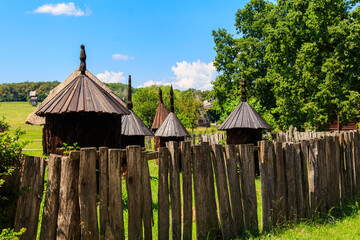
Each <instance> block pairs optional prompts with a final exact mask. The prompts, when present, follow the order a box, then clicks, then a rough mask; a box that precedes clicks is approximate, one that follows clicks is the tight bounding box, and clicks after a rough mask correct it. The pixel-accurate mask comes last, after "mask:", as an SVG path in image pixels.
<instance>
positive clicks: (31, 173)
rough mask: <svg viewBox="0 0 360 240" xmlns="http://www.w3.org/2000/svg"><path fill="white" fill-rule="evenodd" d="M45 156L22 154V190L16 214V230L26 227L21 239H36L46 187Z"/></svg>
mask: <svg viewBox="0 0 360 240" xmlns="http://www.w3.org/2000/svg"><path fill="white" fill-rule="evenodd" d="M44 171H45V161H44V158H40V157H33V156H27V155H23V156H22V167H21V177H20V192H22V191H23V193H22V194H21V195H20V196H19V198H18V200H17V208H16V215H15V230H16V231H19V230H20V229H21V228H23V227H24V228H26V232H25V233H24V234H23V235H22V236H21V239H35V238H36V232H37V225H38V220H39V210H40V204H41V199H42V195H43V188H44Z"/></svg>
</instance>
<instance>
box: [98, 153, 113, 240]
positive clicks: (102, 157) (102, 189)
mask: <svg viewBox="0 0 360 240" xmlns="http://www.w3.org/2000/svg"><path fill="white" fill-rule="evenodd" d="M108 151H109V150H108V148H107V147H100V148H99V170H100V176H99V197H100V238H101V239H106V238H109V234H110V219H109V168H108V163H109V160H108ZM106 232H107V233H108V234H106Z"/></svg>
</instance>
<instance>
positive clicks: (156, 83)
mask: <svg viewBox="0 0 360 240" xmlns="http://www.w3.org/2000/svg"><path fill="white" fill-rule="evenodd" d="M170 84H171V82H166V81H156V82H155V81H153V80H149V81H147V82H144V84H143V85H140V86H138V88H143V87H150V86H152V85H164V86H166V85H170Z"/></svg>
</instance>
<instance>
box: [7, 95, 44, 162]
mask: <svg viewBox="0 0 360 240" xmlns="http://www.w3.org/2000/svg"><path fill="white" fill-rule="evenodd" d="M34 109H35V108H34V107H32V106H31V105H30V104H29V103H27V102H0V118H2V117H3V116H4V117H5V118H6V121H7V122H8V123H10V126H11V133H13V132H14V131H15V129H16V128H17V127H21V129H22V130H25V131H26V134H25V135H24V136H23V137H22V139H24V140H33V142H31V143H29V144H28V145H27V146H26V147H25V149H42V143H41V141H39V140H41V139H42V126H34V125H29V124H25V121H26V118H27V116H28V115H29V114H30V113H31V112H32V111H34ZM24 153H26V154H28V155H35V156H41V155H42V150H40V151H39V150H34V151H28V150H25V151H24Z"/></svg>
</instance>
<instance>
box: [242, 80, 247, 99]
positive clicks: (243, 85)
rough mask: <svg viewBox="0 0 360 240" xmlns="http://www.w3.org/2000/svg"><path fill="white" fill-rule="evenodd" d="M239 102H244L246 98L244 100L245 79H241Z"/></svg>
mask: <svg viewBox="0 0 360 240" xmlns="http://www.w3.org/2000/svg"><path fill="white" fill-rule="evenodd" d="M241 87H242V88H241V101H242V102H246V101H247V98H246V81H245V79H244V78H243V79H241Z"/></svg>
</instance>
